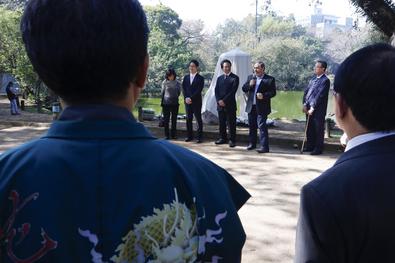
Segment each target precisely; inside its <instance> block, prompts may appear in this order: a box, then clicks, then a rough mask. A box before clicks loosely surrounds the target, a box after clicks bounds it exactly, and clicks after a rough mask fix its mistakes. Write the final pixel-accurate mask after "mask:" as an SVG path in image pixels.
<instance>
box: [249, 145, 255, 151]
mask: <svg viewBox="0 0 395 263" xmlns="http://www.w3.org/2000/svg"><path fill="white" fill-rule="evenodd" d="M255 148H256V145H253V144H249V145H248V146H247V151H251V150H254V149H255Z"/></svg>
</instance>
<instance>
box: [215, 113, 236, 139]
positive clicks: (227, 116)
mask: <svg viewBox="0 0 395 263" xmlns="http://www.w3.org/2000/svg"><path fill="white" fill-rule="evenodd" d="M218 119H219V135H220V137H221V139H223V140H225V141H227V140H228V136H227V134H226V124H228V130H229V135H230V138H229V140H231V141H232V142H236V110H233V109H232V110H227V109H225V108H223V109H221V110H218Z"/></svg>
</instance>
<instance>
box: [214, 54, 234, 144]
mask: <svg viewBox="0 0 395 263" xmlns="http://www.w3.org/2000/svg"><path fill="white" fill-rule="evenodd" d="M221 69H222V71H223V72H224V74H222V75H221V76H219V77H218V78H217V83H216V84H215V99H216V101H217V110H218V119H219V135H220V138H219V139H218V140H217V141H216V142H215V144H224V143H226V142H227V141H228V136H227V134H226V123H227V124H228V128H229V134H230V139H229V147H235V146H236V110H237V105H236V92H237V89H238V87H239V77H238V76H237V75H236V74H233V73H232V72H231V69H232V63H231V62H230V60H228V59H225V60H223V61H222V62H221Z"/></svg>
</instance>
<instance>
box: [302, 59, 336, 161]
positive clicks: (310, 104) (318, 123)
mask: <svg viewBox="0 0 395 263" xmlns="http://www.w3.org/2000/svg"><path fill="white" fill-rule="evenodd" d="M326 67H327V63H326V62H325V61H321V60H319V61H317V62H316V63H315V67H314V73H315V75H316V76H315V77H314V78H312V79H311V80H310V82H309V85H308V86H307V88H306V89H305V91H304V95H303V112H304V113H306V118H307V120H308V122H307V143H306V148H305V149H303V150H304V151H306V152H311V153H310V154H311V155H319V154H321V153H322V150H323V148H324V132H325V116H326V108H327V106H328V93H329V87H330V80H329V79H328V77H327V76H326V75H325V71H326Z"/></svg>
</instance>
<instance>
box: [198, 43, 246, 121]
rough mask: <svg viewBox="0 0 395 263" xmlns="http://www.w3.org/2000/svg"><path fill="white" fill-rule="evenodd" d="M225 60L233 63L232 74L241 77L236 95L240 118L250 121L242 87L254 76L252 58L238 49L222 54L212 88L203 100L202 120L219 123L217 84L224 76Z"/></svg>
mask: <svg viewBox="0 0 395 263" xmlns="http://www.w3.org/2000/svg"><path fill="white" fill-rule="evenodd" d="M224 59H229V60H230V61H231V62H232V72H233V73H234V74H236V75H237V76H239V79H240V83H239V88H238V89H237V93H236V101H237V102H238V104H239V107H240V116H239V117H238V118H239V119H240V120H241V121H243V122H244V121H247V119H248V116H247V113H246V112H245V107H246V97H245V96H244V92H243V91H242V90H241V87H242V86H243V84H244V83H245V82H246V81H247V77H248V75H250V74H252V66H251V56H250V55H249V54H247V53H246V52H243V51H241V50H240V49H238V48H236V49H232V50H231V51H228V52H226V53H223V54H221V56H220V57H219V59H218V62H217V65H216V67H215V72H214V76H213V80H212V82H211V84H210V88H209V89H208V90H207V92H206V95H205V96H204V98H203V105H202V118H203V121H204V122H205V123H218V112H217V102H216V100H215V84H216V83H217V78H218V77H219V76H221V75H222V74H223V71H222V69H221V61H222V60H224Z"/></svg>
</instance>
